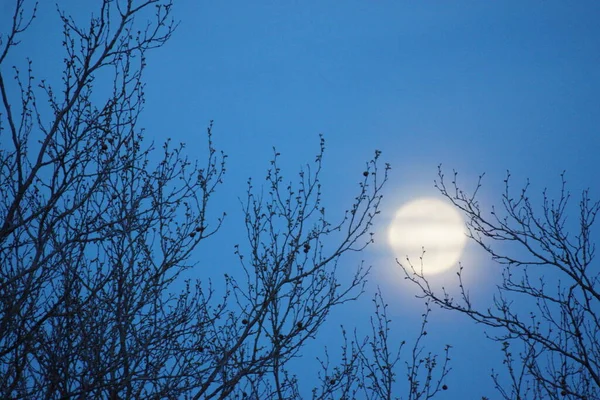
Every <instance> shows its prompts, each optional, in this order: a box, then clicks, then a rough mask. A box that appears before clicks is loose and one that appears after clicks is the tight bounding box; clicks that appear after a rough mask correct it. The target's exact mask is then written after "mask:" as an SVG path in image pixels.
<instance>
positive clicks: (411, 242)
mask: <svg viewBox="0 0 600 400" xmlns="http://www.w3.org/2000/svg"><path fill="white" fill-rule="evenodd" d="M466 241H467V237H466V236H465V225H464V221H463V219H462V216H461V215H460V213H459V212H458V211H457V210H455V209H454V207H452V206H451V205H449V204H447V203H445V202H443V201H441V200H438V199H433V198H421V199H417V200H414V201H411V202H409V203H406V204H405V205H403V206H402V207H400V209H398V211H397V212H396V215H395V217H394V220H393V221H392V223H391V224H390V226H389V229H388V244H389V246H390V248H391V249H392V251H393V252H394V255H395V256H396V257H397V258H398V260H399V261H400V262H401V263H402V264H403V265H404V266H405V267H407V268H409V269H410V266H409V265H408V262H407V261H406V258H407V257H408V259H409V261H410V263H411V264H412V266H413V267H414V268H415V270H416V271H417V272H419V273H420V271H421V260H420V257H421V256H423V263H422V267H423V273H424V274H425V275H435V274H439V273H441V272H443V271H445V270H447V269H448V268H450V267H452V266H454V265H456V263H457V262H458V261H459V259H460V256H461V254H462V251H463V249H464V246H465V243H466ZM423 249H424V250H425V253H424V254H423Z"/></svg>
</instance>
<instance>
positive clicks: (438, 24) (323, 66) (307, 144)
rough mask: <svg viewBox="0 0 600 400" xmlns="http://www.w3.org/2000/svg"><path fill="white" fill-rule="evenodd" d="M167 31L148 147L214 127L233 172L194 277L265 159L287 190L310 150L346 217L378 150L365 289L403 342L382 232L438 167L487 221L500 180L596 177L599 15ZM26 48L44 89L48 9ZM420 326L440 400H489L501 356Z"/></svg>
mask: <svg viewBox="0 0 600 400" xmlns="http://www.w3.org/2000/svg"><path fill="white" fill-rule="evenodd" d="M60 3H61V4H63V5H64V7H65V8H66V9H69V7H73V6H76V7H78V6H77V2H75V1H74V0H70V1H62V2H60ZM0 10H2V8H0ZM76 13H81V14H83V12H81V10H80V11H77V10H76ZM174 15H175V17H176V18H177V19H178V20H180V21H181V23H180V26H179V28H178V30H177V32H176V33H175V35H174V37H173V39H172V40H171V41H170V42H169V43H168V44H167V45H166V46H165V47H164V48H162V49H159V50H157V51H155V52H153V53H152V54H151V55H150V56H149V60H148V61H149V65H148V69H147V72H146V82H147V90H146V95H147V106H146V111H145V114H144V115H143V117H142V119H141V125H142V126H144V127H145V128H146V130H147V137H148V138H149V139H154V140H156V141H157V142H160V141H162V140H164V139H165V138H166V137H171V138H173V139H174V140H175V141H176V142H180V141H182V142H186V143H188V151H189V153H190V155H196V154H198V153H201V151H199V150H198V149H204V144H205V137H204V132H205V128H206V126H207V124H208V122H209V120H214V121H215V128H214V133H215V144H216V145H217V147H219V148H220V149H222V150H223V151H224V152H225V153H226V154H228V156H229V158H228V160H229V164H228V171H227V176H226V182H225V183H224V185H223V187H222V189H221V190H220V192H219V193H218V196H217V200H218V203H217V204H215V205H214V206H215V209H214V211H215V214H216V212H217V211H219V210H225V211H227V212H228V214H229V217H228V219H227V221H226V223H225V225H224V227H223V231H222V232H221V234H220V235H218V236H217V237H216V238H215V239H213V241H212V242H211V244H210V247H205V248H203V249H202V250H203V251H206V253H203V254H202V256H201V257H200V260H201V264H204V265H209V264H210V265H211V268H215V266H218V267H217V268H220V269H223V270H226V269H228V268H232V269H235V268H238V265H237V263H236V260H235V256H234V255H233V245H234V244H235V243H237V242H242V240H243V231H242V229H243V220H242V219H241V218H240V217H241V212H240V207H239V201H238V197H243V196H244V193H245V186H244V185H245V182H246V179H247V178H248V176H254V177H256V178H262V176H263V175H264V171H265V170H266V168H267V167H268V161H269V159H270V157H271V155H272V146H276V147H277V149H278V150H279V151H280V152H281V153H282V159H281V160H282V163H283V166H284V168H285V170H286V171H287V175H288V176H290V177H292V176H294V175H295V173H296V171H297V169H298V168H299V167H300V166H301V165H302V164H304V163H305V162H308V161H311V160H312V159H313V156H314V154H316V152H317V150H318V143H319V138H318V134H319V133H322V134H323V135H324V137H325V139H326V141H327V152H326V158H325V164H324V165H325V175H324V185H325V191H326V199H327V201H328V204H329V206H330V207H332V208H334V209H335V208H336V207H339V208H340V209H343V207H346V206H347V205H348V204H349V201H350V200H351V199H352V195H353V190H355V189H356V183H357V182H358V180H359V177H360V173H361V172H362V170H363V165H364V162H365V161H366V160H367V159H368V158H369V157H371V155H372V153H373V151H374V150H375V149H380V150H382V151H383V159H384V161H387V162H390V163H391V164H392V168H393V170H392V175H391V179H390V181H389V184H388V186H387V190H386V197H385V199H384V205H383V207H384V210H383V211H384V212H383V214H382V219H381V220H380V222H379V225H378V226H377V228H378V237H379V239H380V242H379V243H378V244H376V245H375V246H373V248H371V249H370V250H369V251H368V252H367V253H365V254H363V258H366V261H367V263H370V264H372V265H373V268H374V273H373V276H372V278H371V280H370V286H369V288H370V289H371V290H373V289H374V288H375V287H376V286H377V285H380V286H381V287H382V289H383V291H384V295H385V297H386V300H387V301H388V303H389V304H390V312H391V314H392V317H393V318H394V329H396V332H398V338H399V339H398V341H400V340H402V338H404V337H407V338H409V339H410V337H411V335H413V336H414V334H415V333H416V328H417V327H416V326H415V324H416V323H417V322H418V320H419V316H420V314H421V312H422V308H421V307H420V306H419V302H417V301H415V300H413V299H412V298H411V296H412V295H413V294H414V293H416V291H415V289H414V288H413V287H411V286H406V285H405V284H404V283H402V282H401V281H400V280H394V279H392V280H390V279H387V278H386V277H388V275H387V272H385V271H388V270H389V269H390V268H393V267H394V261H393V258H394V255H393V254H391V252H390V251H389V250H388V249H387V248H386V246H385V243H384V233H385V226H386V224H387V223H388V222H389V220H390V219H391V216H392V215H393V213H394V212H395V210H396V209H397V208H398V207H399V206H400V205H402V203H404V202H406V201H409V200H412V199H415V198H418V197H422V196H436V195H437V192H436V190H435V189H434V188H433V180H434V179H435V178H436V172H437V166H438V164H440V163H441V164H443V166H444V168H445V169H446V171H447V172H451V170H452V169H456V170H458V171H459V172H460V174H461V176H462V181H463V182H464V183H465V184H466V185H467V187H469V186H471V187H472V184H474V183H475V179H476V178H477V176H478V175H479V174H480V173H482V172H486V174H487V175H486V179H485V181H484V183H485V186H484V189H483V193H482V196H483V197H482V199H484V201H485V202H489V204H486V205H491V204H492V203H494V202H495V203H498V202H499V198H498V196H497V195H498V191H499V189H500V188H501V184H502V179H503V177H504V174H505V172H506V170H507V169H510V170H511V172H512V174H513V176H514V178H515V182H516V183H523V182H524V181H525V179H526V178H530V179H531V181H532V183H533V185H532V190H534V191H541V189H543V188H544V187H545V186H549V187H554V188H558V185H559V183H560V182H559V174H560V173H561V172H562V171H563V170H566V171H567V180H568V182H569V187H570V189H572V190H573V192H575V193H577V192H578V191H580V190H581V189H583V188H585V187H588V186H592V185H594V184H595V183H596V182H598V179H599V178H600V173H599V172H598V171H600V168H599V161H598V160H599V158H598V153H599V151H600V135H599V134H598V126H599V125H600V124H599V123H600V100H599V97H598V93H600V68H598V66H599V64H600V25H599V24H598V22H597V21H598V17H599V16H600V3H598V2H596V1H577V2H566V1H544V2H542V1H527V2H525V1H508V0H507V1H497V2H492V1H447V2H442V1H437V2H436V1H418V2H417V1H412V2H409V1H375V0H349V1H344V2H342V1H292V0H289V1H259V0H257V1H212V2H209V1H192V0H182V1H178V2H176V4H175V9H174ZM1 21H5V19H2V20H1ZM28 35H29V36H28V37H27V38H24V41H25V40H33V41H34V43H39V44H40V45H39V46H37V47H36V48H35V51H33V52H32V51H31V46H27V47H22V49H20V50H19V51H21V52H26V54H27V55H30V56H32V57H33V59H34V61H35V62H37V67H38V71H39V72H38V75H42V74H45V73H47V74H48V75H52V72H50V71H52V68H51V67H52V66H53V65H56V66H59V67H60V60H61V57H60V56H59V57H57V56H56V54H58V53H57V50H58V48H59V47H60V25H59V23H58V17H57V16H56V13H55V12H54V8H53V7H52V6H51V5H50V4H42V6H41V16H40V19H39V21H38V22H37V23H36V24H35V25H34V26H33V27H32V30H31V31H30V32H29V33H28ZM53 40H54V42H52V41H53ZM42 43H45V44H43V45H42ZM16 53H17V54H16V55H15V57H19V54H18V52H16ZM21 54H24V53H21ZM35 66H36V64H35V63H34V68H35ZM42 66H44V68H45V70H44V71H42V70H40V68H41V67H42ZM46 67H47V68H46ZM46 71H48V72H46ZM591 192H592V195H593V196H594V195H595V197H596V198H597V197H598V195H599V194H600V193H599V191H598V188H597V187H592V188H591ZM358 261H359V258H358V256H357V258H356V259H348V260H347V262H348V265H350V266H352V265H356V264H357V263H358ZM464 261H465V267H468V268H470V269H471V270H472V271H473V272H472V275H473V277H476V278H473V279H472V282H471V283H472V290H473V292H474V293H475V294H476V295H477V296H479V295H481V296H484V295H485V294H486V293H489V290H491V288H493V284H494V279H496V278H497V273H496V272H494V266H493V265H492V264H491V262H490V261H489V260H488V259H486V258H484V257H483V256H482V255H481V254H479V253H477V250H476V249H475V248H474V247H473V246H469V247H467V253H466V254H465V257H464ZM451 276H452V273H449V274H448V276H447V279H451ZM198 277H199V278H202V276H201V275H199V276H198ZM368 296H369V294H367V298H365V301H363V302H360V303H357V304H354V305H352V306H349V307H346V308H344V309H341V310H340V312H339V313H338V314H336V315H335V316H334V319H333V321H332V323H331V324H330V325H328V327H327V329H328V330H326V331H324V332H323V334H324V338H323V343H325V342H327V343H329V344H335V343H336V340H337V339H336V338H337V337H338V336H337V335H338V334H339V329H337V325H338V324H339V322H340V321H344V320H347V319H348V318H347V317H348V316H350V315H351V316H352V321H360V319H361V318H363V319H364V321H365V322H367V321H368V317H369V311H370V309H369V303H370V302H369V301H367V300H368ZM482 298H483V297H482ZM432 325H433V329H432V332H433V333H432V335H431V337H430V338H429V342H428V346H431V350H433V351H438V350H441V348H442V345H443V344H444V343H446V342H449V343H451V344H452V345H453V346H454V349H453V350H454V353H453V356H452V358H453V364H452V367H453V369H454V371H453V372H452V373H451V375H450V376H449V378H448V384H449V386H450V388H451V389H452V390H449V391H448V392H447V393H443V394H442V395H440V396H439V398H440V399H444V398H478V397H477V396H479V397H480V396H482V395H487V396H490V397H496V394H495V393H494V391H493V384H492V382H491V379H489V378H488V375H489V368H491V367H494V366H495V367H497V368H498V367H500V366H499V365H498V364H497V360H498V358H499V357H500V353H499V346H498V345H495V344H493V343H489V342H488V341H486V340H485V338H484V335H483V333H482V332H483V331H482V329H481V328H480V327H477V326H473V325H472V324H471V323H470V322H469V321H468V320H466V319H464V318H461V317H460V316H458V315H454V314H446V313H441V312H439V311H437V310H434V314H433V316H432ZM350 327H351V325H350ZM436 332H437V333H436ZM320 344H321V343H319V345H320ZM305 356H306V358H310V357H312V354H306V355H305ZM307 362H308V361H307ZM401 372H402V371H401Z"/></svg>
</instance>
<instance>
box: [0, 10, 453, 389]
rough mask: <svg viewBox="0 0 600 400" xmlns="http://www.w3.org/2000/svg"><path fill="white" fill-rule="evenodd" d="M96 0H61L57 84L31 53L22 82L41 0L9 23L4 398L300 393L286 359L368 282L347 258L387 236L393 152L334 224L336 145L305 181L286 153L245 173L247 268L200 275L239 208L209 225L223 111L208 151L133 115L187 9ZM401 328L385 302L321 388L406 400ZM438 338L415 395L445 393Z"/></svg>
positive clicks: (0, 301)
mask: <svg viewBox="0 0 600 400" xmlns="http://www.w3.org/2000/svg"><path fill="white" fill-rule="evenodd" d="M98 4H99V7H98V10H97V11H96V12H95V13H94V14H93V15H92V17H91V19H90V20H89V21H87V22H86V23H85V24H83V25H82V24H80V22H78V21H75V20H74V19H73V18H72V17H70V16H69V15H68V14H67V13H66V12H64V11H63V10H61V9H59V10H58V15H59V17H60V20H61V21H62V25H63V35H64V40H63V43H62V44H63V48H64V51H65V57H64V70H63V74H62V82H61V83H60V84H59V85H58V86H55V85H53V84H52V83H50V82H47V81H46V80H44V79H41V80H39V79H36V78H35V77H34V73H33V69H34V68H33V62H32V61H30V60H28V61H27V68H26V70H21V69H19V68H15V69H14V71H13V72H12V74H11V78H12V77H14V78H15V80H12V79H11V80H10V81H9V79H8V76H7V72H6V64H7V62H9V61H8V60H9V55H10V54H12V53H11V51H12V49H13V48H14V47H15V46H17V45H19V41H20V35H21V34H22V33H23V32H24V31H25V30H27V29H28V28H29V26H30V25H31V24H32V23H34V22H35V21H34V20H35V16H36V12H37V4H36V5H34V6H32V7H31V8H30V9H27V7H26V2H25V0H16V1H15V8H14V14H13V16H12V26H11V27H9V30H8V33H6V34H4V35H3V36H0V39H1V42H0V96H1V98H2V111H1V114H0V145H1V147H0V196H1V199H2V200H1V201H0V397H1V398H23V399H29V398H36V399H38V398H44V399H56V398H81V399H87V398H106V399H138V398H156V399H158V398H160V399H163V398H188V399H210V398H219V399H222V398H254V399H270V398H273V399H284V398H285V399H293V398H301V397H302V393H301V390H300V386H299V377H298V376H297V375H296V374H294V373H293V371H291V370H290V367H289V365H290V360H292V359H293V358H295V357H299V356H300V355H301V349H302V348H303V347H304V345H305V344H306V342H307V341H308V340H310V339H313V338H315V337H316V336H317V333H318V331H319V328H320V327H321V326H322V325H323V323H324V322H325V321H326V319H327V317H328V316H329V315H330V313H331V312H332V310H333V309H334V308H335V307H336V306H337V305H340V304H343V303H346V302H348V301H351V300H354V299H356V298H357V297H358V296H359V295H360V294H361V293H362V292H363V291H364V287H365V286H364V285H365V279H366V276H367V273H368V268H364V267H363V266H362V265H359V266H358V268H356V269H351V270H350V271H348V269H349V268H350V267H348V266H346V265H341V264H340V262H341V261H340V260H341V257H342V256H343V255H344V254H345V253H348V252H360V251H361V250H362V249H364V248H365V246H367V245H368V244H369V243H371V242H372V240H373V238H372V233H371V229H372V224H373V219H374V218H375V216H376V215H377V214H378V213H379V211H378V209H379V205H380V201H381V197H382V196H381V190H382V188H383V185H384V184H385V182H386V180H387V174H388V170H389V165H387V164H386V165H385V166H384V167H381V166H380V161H379V158H380V152H379V151H376V152H375V156H374V157H373V159H372V160H370V161H369V162H367V164H366V166H365V169H364V172H363V173H362V176H360V178H359V179H360V180H359V187H358V193H357V195H356V197H355V198H354V200H353V201H352V202H351V204H350V206H349V208H348V210H347V211H346V212H345V213H341V214H340V215H338V216H335V215H334V217H333V219H332V218H330V217H329V213H326V211H325V208H324V205H323V204H322V200H321V190H322V188H321V183H320V174H321V171H322V160H323V154H324V151H325V142H324V140H323V139H322V138H321V143H320V149H319V152H318V154H317V157H316V159H315V161H314V162H313V163H310V164H308V165H307V166H306V167H305V168H304V169H303V170H301V171H300V174H299V176H298V178H297V179H296V180H294V181H293V182H288V181H286V180H284V177H283V174H282V171H281V169H280V167H279V164H278V158H279V153H277V152H275V155H274V158H273V160H272V161H271V166H270V168H269V169H268V173H267V178H266V181H265V182H264V183H261V184H260V185H259V186H258V187H256V188H255V187H254V186H253V185H254V184H253V181H252V180H250V181H249V183H248V189H247V193H246V199H245V201H244V202H243V211H244V215H245V227H246V232H247V239H248V242H247V244H241V245H238V246H236V248H235V252H236V254H237V255H238V256H239V260H240V267H241V268H239V269H238V272H242V275H241V277H240V275H239V274H234V273H232V274H226V275H225V278H224V282H225V285H224V286H225V289H224V291H223V293H220V292H218V291H217V290H216V289H213V286H212V285H211V282H209V281H205V282H201V281H192V280H190V279H189V275H187V272H186V271H188V270H191V269H193V268H197V264H196V263H195V262H194V261H193V260H194V259H198V256H197V252H198V250H199V248H200V247H199V245H200V244H201V243H203V242H204V241H205V239H207V238H209V237H211V236H213V235H214V234H215V233H216V232H217V231H218V230H219V228H220V226H221V223H222V221H223V218H224V216H225V215H224V214H223V215H221V216H217V217H215V218H210V217H209V213H208V211H209V209H208V206H209V203H210V199H211V197H212V195H213V193H214V192H215V190H216V189H217V187H218V185H219V184H220V183H221V182H222V179H223V176H224V174H225V159H226V156H225V155H223V154H222V153H221V152H219V151H217V150H216V148H215V146H214V145H213V140H212V124H211V125H210V126H209V127H208V129H207V150H206V158H205V159H204V161H203V162H194V161H191V160H189V159H188V158H187V157H186V156H185V146H184V145H179V146H173V145H172V144H171V143H170V141H167V142H166V143H164V144H163V145H162V147H161V148H159V149H155V148H154V147H153V146H152V145H146V144H144V143H145V142H144V138H143V130H142V129H141V128H139V127H138V126H137V120H138V117H139V115H140V113H141V111H142V108H143V104H144V85H143V82H142V73H143V71H144V68H145V65H146V61H145V60H146V58H145V57H146V54H147V52H148V51H149V50H151V49H154V48H158V47H161V46H162V45H163V44H164V43H166V41H167V40H168V39H169V38H170V37H171V35H172V34H173V32H174V29H175V28H176V23H174V22H173V20H172V17H171V12H172V3H171V2H170V1H165V0H137V1H134V0H117V1H114V0H103V1H99V2H98ZM10 82H16V84H15V85H13V86H11V84H10ZM107 82H108V83H109V84H108V85H107ZM99 86H101V88H102V89H101V90H98V87H99ZM107 88H108V89H109V90H107ZM15 93H16V94H17V97H16V98H15ZM326 216H327V217H326ZM336 218H337V220H336ZM334 221H335V222H334ZM339 269H343V270H344V271H343V273H339V272H338V270H339ZM174 284H175V285H174ZM388 322H389V321H388V319H387V316H386V314H385V306H384V305H383V300H382V298H381V296H380V295H378V296H377V297H376V314H375V318H374V319H373V321H372V324H373V325H372V326H373V336H372V337H371V338H364V339H360V340H359V339H358V338H357V337H356V335H355V339H356V341H355V343H360V345H356V346H354V347H353V349H352V351H350V352H349V354H351V357H350V358H349V359H346V358H344V359H343V360H342V364H343V365H344V366H345V368H346V369H345V370H344V371H343V372H342V373H341V374H340V373H337V375H336V377H335V378H333V377H332V376H330V377H328V379H326V380H324V381H323V385H321V387H320V388H317V389H315V390H314V391H313V397H315V398H331V396H332V395H333V394H334V393H345V395H344V398H350V395H349V394H350V393H351V392H350V391H348V390H346V391H344V390H345V389H344V388H342V387H341V384H340V382H343V381H344V379H346V378H347V380H349V382H351V383H352V385H353V386H352V387H353V388H354V389H352V390H354V392H353V393H357V391H356V390H357V389H361V390H362V391H363V392H364V393H368V398H370V399H391V398H397V397H394V396H393V393H392V386H391V385H392V383H393V382H395V381H396V378H395V376H396V375H395V373H394V372H393V370H392V369H393V367H394V366H395V365H396V364H397V362H398V360H399V358H398V356H397V355H394V354H395V353H394V352H393V350H392V347H393V346H391V344H390V343H388V341H389V337H388V336H387V335H388V334H387V332H388V327H387V324H388ZM423 332H424V330H423V331H422V332H421V334H422V335H424V333H423ZM420 337H422V336H420ZM369 344H370V347H368V345H369ZM422 351H423V349H422V347H421V344H420V342H417V344H416V345H415V347H414V350H413V353H412V362H410V358H409V362H408V363H407V368H408V370H407V371H408V372H407V377H408V380H409V382H410V384H408V388H409V389H408V390H409V392H410V395H409V397H408V398H410V399H419V398H427V399H429V398H430V397H431V396H433V394H435V393H436V392H437V391H439V390H440V387H441V386H440V385H441V380H442V379H443V378H444V377H445V375H446V374H447V372H448V368H447V367H446V363H444V364H443V367H442V370H441V374H440V375H439V380H432V376H434V375H433V373H434V372H435V371H437V370H436V368H437V364H436V358H435V356H431V355H427V356H424V357H422V355H421V352H422ZM446 361H447V357H446ZM355 371H359V373H358V374H354V373H353V372H355ZM419 371H424V372H419ZM351 372H352V374H350V373H351ZM326 373H327V372H326ZM344 374H345V375H344ZM421 376H422V377H423V378H420V377H421ZM418 379H423V381H422V382H417V380H418ZM394 390H397V389H394ZM352 397H353V396H352Z"/></svg>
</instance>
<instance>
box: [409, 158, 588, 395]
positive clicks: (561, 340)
mask: <svg viewBox="0 0 600 400" xmlns="http://www.w3.org/2000/svg"><path fill="white" fill-rule="evenodd" d="M456 177H457V174H456V173H454V177H453V180H452V184H451V186H450V187H447V186H446V183H445V180H444V175H443V173H442V170H441V168H440V170H439V181H438V182H436V186H437V187H438V189H439V190H440V191H441V193H442V194H443V195H444V196H445V197H447V198H448V199H449V200H451V201H452V202H453V203H454V205H455V206H456V207H458V209H460V210H461V211H462V212H463V213H464V215H465V217H466V219H467V221H468V222H467V228H468V236H469V238H470V239H472V240H473V241H475V242H476V243H477V244H479V245H480V246H481V248H483V249H484V250H485V251H486V252H487V253H488V254H489V255H490V256H491V258H492V260H494V261H495V262H497V263H499V264H500V265H502V266H503V273H502V282H501V283H500V284H499V285H498V286H497V287H498V292H497V293H496V295H495V296H493V299H491V300H492V306H491V307H487V306H485V305H483V306H482V305H479V306H478V305H477V304H474V303H473V301H472V299H471V298H470V296H469V290H468V288H467V287H465V283H464V281H463V274H462V267H461V268H460V271H459V272H458V289H459V295H458V298H453V296H452V295H451V294H450V292H448V291H446V290H445V289H443V290H442V291H441V292H438V291H436V290H434V289H433V288H432V287H431V286H430V284H429V282H428V280H427V277H426V276H424V275H423V273H422V272H421V271H420V270H419V269H418V268H415V267H413V266H412V265H410V263H408V264H405V265H404V270H405V272H406V276H407V278H408V279H410V280H411V281H412V282H414V283H415V284H417V285H418V286H419V287H420V289H421V290H422V294H423V295H424V296H425V297H426V298H428V299H429V300H430V301H432V302H433V303H434V304H438V305H439V306H441V307H442V308H444V309H448V310H454V311H458V312H460V313H463V314H466V315H468V316H469V317H470V318H472V319H473V320H474V321H476V322H478V323H482V324H484V325H486V326H487V327H489V328H490V330H489V331H488V335H489V337H490V338H491V339H493V340H496V341H498V342H499V343H500V344H501V351H502V352H503V354H504V361H503V363H504V365H505V367H506V369H507V371H505V372H506V375H501V374H500V373H499V372H498V371H493V372H492V378H493V380H494V382H495V384H496V388H497V389H498V390H499V392H500V393H501V395H502V396H503V398H505V399H588V400H589V399H597V398H599V396H600V291H599V287H598V285H599V284H600V270H599V269H598V265H597V263H596V262H595V260H594V256H595V245H594V243H593V241H592V225H593V223H594V222H595V219H596V215H597V214H598V210H599V209H600V202H597V201H596V202H593V201H592V200H590V196H589V191H588V190H585V191H583V193H582V196H581V199H580V201H579V207H578V208H577V210H572V209H571V208H569V206H570V205H569V200H570V198H571V195H570V193H569V192H568V191H567V188H566V181H565V179H564V174H563V175H562V176H561V178H562V185H561V187H560V194H559V195H558V198H557V199H551V198H550V196H549V195H548V193H547V191H546V190H544V192H543V194H542V198H541V205H540V206H539V207H538V206H535V205H534V202H533V201H532V200H531V199H530V190H529V182H528V183H527V184H526V185H525V186H524V188H523V189H520V190H519V191H517V192H516V193H514V192H513V190H511V185H510V183H511V180H510V178H511V176H510V174H507V177H506V179H505V181H504V183H505V190H504V192H503V194H502V207H501V208H500V209H498V208H495V207H492V208H491V210H490V211H489V212H485V210H484V209H483V208H482V206H481V205H480V203H479V201H478V199H477V192H478V190H479V189H480V187H481V178H482V177H480V178H479V181H478V183H477V187H476V188H475V190H474V191H473V194H468V193H466V192H465V191H463V190H462V189H460V188H459V185H458V184H457V180H456ZM570 212H574V214H571V215H574V216H575V217H574V218H573V217H571V219H570V218H569V215H570Z"/></svg>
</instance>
